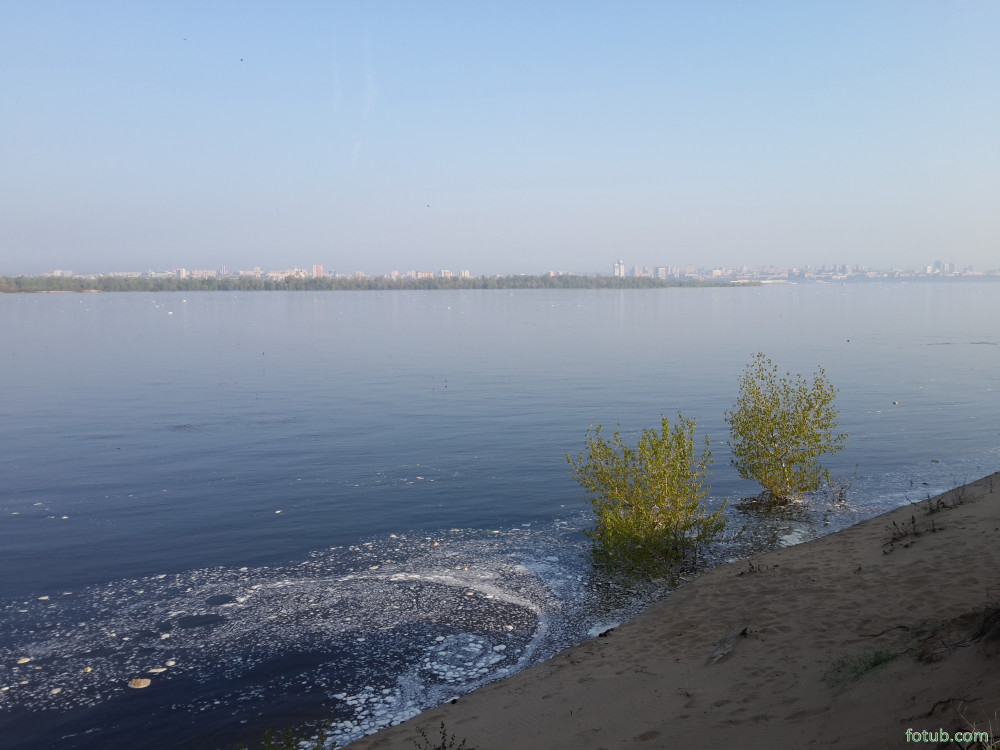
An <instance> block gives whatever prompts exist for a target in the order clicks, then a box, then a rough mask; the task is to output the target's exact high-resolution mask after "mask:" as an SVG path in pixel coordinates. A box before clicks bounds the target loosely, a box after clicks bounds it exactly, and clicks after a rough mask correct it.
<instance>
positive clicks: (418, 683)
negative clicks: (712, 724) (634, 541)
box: [0, 284, 1000, 750]
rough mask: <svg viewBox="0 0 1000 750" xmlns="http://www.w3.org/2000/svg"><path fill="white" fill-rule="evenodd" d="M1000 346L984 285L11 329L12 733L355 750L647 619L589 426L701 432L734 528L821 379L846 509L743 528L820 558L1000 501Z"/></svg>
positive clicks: (3, 492)
mask: <svg viewBox="0 0 1000 750" xmlns="http://www.w3.org/2000/svg"><path fill="white" fill-rule="evenodd" d="M998 319H1000V295H998V294H997V289H996V286H995V285H993V284H870V285H858V286H836V285H801V286H799V285H786V286H777V285H776V286H764V287H755V288H737V289H728V288H726V289H667V290H648V291H645V290H643V291H639V290H630V291H621V292H617V291H596V290H587V291H470V292H412V293H410V292H386V293H379V292H361V293H348V292H343V293H325V294H312V293H279V292H275V293H257V294H253V293H188V294H184V293H176V294H127V295H125V294H123V295H116V294H85V295H69V294H50V295H5V296H0V344H2V348H0V384H2V391H0V399H2V400H0V417H2V428H0V471H2V476H3V479H4V481H3V487H2V489H0V571H2V578H0V623H2V629H0V733H2V735H3V736H4V738H5V742H7V743H13V744H8V745H7V747H12V748H25V749H27V748H32V749H34V748H81V749H82V748H86V749H88V750H89V749H96V748H102V749H107V748H118V747H132V746H134V745H135V743H136V742H137V741H140V740H141V744H142V746H143V747H146V748H153V749H155V748H173V747H178V746H184V747H188V748H194V749H195V750H197V749H198V748H215V747H232V746H233V745H234V744H235V742H236V741H238V740H239V739H241V738H243V737H244V736H248V737H252V736H256V735H257V734H259V731H260V729H261V727H264V726H269V725H278V726H285V725H288V724H290V723H292V724H294V723H298V722H307V721H309V720H313V719H315V718H318V717H328V718H331V719H333V720H334V721H335V722H337V724H336V726H337V731H338V737H339V739H340V740H341V741H344V740H347V739H350V738H352V737H357V736H359V735H360V734H363V733H365V732H367V731H371V730H372V729H374V728H376V727H378V726H381V725H384V724H386V723H388V722H389V721H391V720H393V719H394V718H398V717H401V716H406V715H410V714H412V713H414V712H415V711H416V710H418V709H419V708H423V707H426V706H429V705H432V704H434V703H437V702H440V701H441V700H446V699H448V698H450V697H452V696H453V695H456V694H459V693H461V692H464V691H466V690H468V689H470V688H472V687H475V686H478V685H481V684H484V683H485V682H489V681H491V680H493V679H496V678H498V677H500V676H503V675H504V674H509V673H510V672H512V671H516V670H518V669H521V668H523V667H524V666H527V665H529V664H531V663H534V662H535V661H537V660H539V659H542V658H545V657H547V656H548V655H551V654H552V653H553V652H554V651H555V650H557V649H559V648H562V647H565V646H566V645H569V644H572V643H574V642H578V641H579V640H581V639H582V638H585V637H587V635H588V634H593V633H595V632H597V631H599V630H601V629H603V628H605V627H608V626H609V625H611V624H614V623H616V622H618V621H619V620H621V619H622V618H623V617H626V616H628V615H629V614H630V613H632V612H634V611H635V609H636V607H637V606H641V602H635V601H633V600H631V599H630V598H629V597H627V596H625V595H620V594H618V593H616V592H615V591H614V590H612V589H608V588H607V587H606V586H602V585H600V584H599V582H595V581H594V580H592V579H591V577H590V575H589V573H588V569H587V565H586V561H585V558H584V556H583V552H584V551H585V546H584V543H583V542H584V537H583V535H582V533H581V529H582V528H585V527H586V524H587V523H588V504H587V501H586V500H585V499H584V498H583V497H582V496H581V492H580V490H579V488H578V487H577V486H576V485H575V483H574V482H573V480H572V479H571V478H570V477H569V475H568V473H567V466H566V463H565V458H564V454H565V453H566V452H576V451H578V450H580V448H581V447H582V442H583V436H584V433H585V432H586V429H587V426H588V425H590V424H597V423H602V424H605V425H608V426H612V425H614V424H616V423H621V425H622V429H623V430H624V431H625V432H626V433H629V434H630V435H633V434H635V433H637V432H638V431H639V430H640V429H641V428H643V427H647V426H655V425H656V424H657V423H658V420H659V417H660V415H661V414H666V415H667V416H673V415H675V414H676V413H677V412H678V411H682V412H683V413H684V415H685V416H688V417H694V418H695V419H697V420H698V425H699V430H700V431H703V432H708V433H709V434H710V435H711V436H712V438H713V449H714V451H715V457H716V466H715V471H714V475H713V480H712V484H713V490H712V497H713V502H721V501H722V500H723V499H725V498H739V497H743V496H748V495H753V494H755V493H756V492H757V488H755V487H754V485H752V484H751V483H749V482H745V481H743V480H740V479H739V478H738V477H737V476H736V475H735V472H733V470H732V469H731V468H730V467H729V466H728V459H729V457H728V454H727V451H726V446H725V439H726V433H725V425H724V422H723V418H722V415H723V411H724V410H725V409H726V408H728V407H730V406H731V405H732V402H733V400H734V398H735V395H736V383H737V380H738V378H739V376H740V373H741V371H742V369H743V367H744V365H745V364H746V362H747V361H748V360H749V358H750V356H751V354H753V353H754V352H757V351H764V352H766V353H767V354H768V355H769V356H771V357H772V359H774V360H775V361H776V362H777V363H778V364H779V365H780V366H781V367H782V368H783V369H791V370H795V371H803V372H811V371H812V370H813V369H814V368H815V367H816V366H817V365H822V366H823V367H824V368H825V369H826V371H827V374H828V377H829V378H830V380H831V381H832V382H833V383H834V384H835V385H836V386H837V387H838V388H839V389H840V395H839V401H838V403H839V406H840V408H841V415H842V429H843V431H845V432H847V433H849V434H850V436H851V437H850V440H849V442H848V448H847V450H845V451H843V452H842V453H840V454H838V455H837V456H836V457H834V458H833V459H832V460H831V462H830V466H831V468H832V470H833V472H834V475H835V476H836V477H837V478H838V479H839V480H841V481H844V482H848V481H850V482H852V485H851V491H850V493H849V498H848V502H847V503H846V504H844V505H832V504H831V502H830V501H829V500H828V499H825V498H817V499H816V500H815V501H814V502H813V504H812V506H811V508H810V510H809V511H808V512H805V513H802V514H801V515H800V516H799V517H795V518H791V519H783V520H780V521H768V522H767V523H765V524H763V525H761V522H760V520H759V519H753V518H748V517H745V516H741V515H740V514H739V513H737V512H735V511H733V517H734V520H735V521H736V522H737V523H740V524H749V525H750V526H751V527H752V530H753V532H754V536H753V538H754V539H756V540H757V542H758V543H760V544H787V543H791V542H794V541H800V540H802V539H808V538H811V537H813V536H815V535H817V534H821V533H826V532H828V531H832V530H836V529H838V528H843V527H844V526H846V525H849V524H851V523H854V522H856V521H858V520H860V519H862V518H865V517H869V516H871V515H874V514H876V513H878V512H880V511H883V510H886V509H888V508H891V507H895V506H897V505H899V504H902V503H905V502H907V500H920V499H923V498H924V497H926V496H927V495H928V494H929V493H934V492H938V491H941V490H944V489H947V488H949V487H951V486H954V485H956V484H959V483H961V482H962V481H963V480H965V479H973V478H978V477H979V476H982V475H984V474H986V473H989V472H991V471H995V470H996V469H997V468H1000V466H998V464H1000V430H998V427H997V424H998V419H997V417H998V415H1000V377H998V373H1000V334H998V332H997V328H996V320H998ZM893 402H898V403H897V404H894V403H893ZM738 553H739V550H736V549H730V550H728V551H726V550H723V551H721V552H720V554H721V555H723V556H725V555H727V554H738ZM24 659H29V660H30V661H24ZM150 670H160V671H153V672H151V671H150ZM134 678H145V679H149V680H151V684H150V686H149V687H148V688H145V689H131V688H129V687H128V683H129V681H130V680H132V679H134Z"/></svg>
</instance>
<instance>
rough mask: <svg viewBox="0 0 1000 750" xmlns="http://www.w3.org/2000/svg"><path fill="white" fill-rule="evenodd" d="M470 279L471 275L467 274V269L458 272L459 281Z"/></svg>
mask: <svg viewBox="0 0 1000 750" xmlns="http://www.w3.org/2000/svg"><path fill="white" fill-rule="evenodd" d="M471 277H472V274H471V273H470V272H469V269H468V268H463V269H462V270H460V271H459V272H458V278H460V279H468V278H471Z"/></svg>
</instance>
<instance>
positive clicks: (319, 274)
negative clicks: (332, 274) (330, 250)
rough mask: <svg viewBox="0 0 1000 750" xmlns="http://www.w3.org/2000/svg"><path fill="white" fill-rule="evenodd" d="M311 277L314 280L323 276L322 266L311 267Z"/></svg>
mask: <svg viewBox="0 0 1000 750" xmlns="http://www.w3.org/2000/svg"><path fill="white" fill-rule="evenodd" d="M312 275H313V278H314V279H319V278H322V277H323V276H325V275H326V274H325V273H324V272H323V266H313V267H312Z"/></svg>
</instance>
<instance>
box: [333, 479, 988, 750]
mask: <svg viewBox="0 0 1000 750" xmlns="http://www.w3.org/2000/svg"><path fill="white" fill-rule="evenodd" d="M441 722H444V724H445V726H446V728H447V732H448V734H449V736H450V735H452V734H454V735H455V737H456V738H457V741H461V740H462V739H466V740H467V743H468V744H467V747H477V748H479V749H480V750H491V749H501V748H502V749H505V750H506V749H512V748H518V749H524V748H539V749H541V748H545V749H550V748H553V749H554V748H566V749H567V750H570V749H572V750H598V749H599V748H608V749H609V750H610V749H611V748H622V747H637V748H638V747H643V748H726V749H727V750H728V749H729V748H741V749H746V748H761V749H762V750H763V749H765V748H766V749H767V750H774V749H775V748H799V747H837V748H864V749H865V750H870V749H875V750H878V749H879V748H901V747H945V746H947V747H960V746H961V747H964V746H965V745H964V744H963V745H956V744H948V745H944V744H938V743H935V742H933V741H929V740H928V741H923V742H920V743H918V744H913V743H911V742H908V741H907V734H906V731H907V729H911V730H914V731H928V732H938V731H940V730H945V731H947V732H949V733H955V732H958V731H963V732H964V731H969V730H970V729H971V725H973V724H974V725H975V726H976V728H977V729H980V730H982V729H986V730H989V729H990V724H991V722H992V734H993V736H995V737H996V736H1000V473H997V474H993V475H991V476H988V477H985V478H983V479H981V480H979V481H977V482H973V483H970V484H967V485H964V486H963V487H959V488H956V489H954V490H951V491H949V492H946V493H944V494H943V495H939V496H938V497H936V498H932V499H930V500H924V501H922V502H920V503H918V504H913V505H908V506H905V507H902V508H897V509H896V510H894V511H891V512H889V513H886V514H883V515H881V516H877V517H876V518H872V519H870V520H868V521H865V522H863V523H860V524H858V525H856V526H853V527H851V528H849V529H845V530H844V531H841V532H838V533H835V534H831V535H829V536H826V537H823V538H821V539H818V540H816V541H812V542H808V543H806V544H801V545H798V546H795V547H789V548H787V549H783V550H777V551H774V552H770V553H767V554H762V555H759V556H757V557H754V558H753V559H751V560H747V561H743V562H739V563H733V564H730V565H724V566H720V567H718V568H715V569H713V570H711V571H709V572H707V573H705V574H703V575H701V576H698V577H697V578H696V579H694V580H693V581H691V582H690V583H688V584H686V585H684V586H682V587H681V588H680V589H679V590H678V591H676V592H675V593H674V594H673V595H672V596H670V597H668V598H666V599H664V600H663V601H661V602H659V603H658V604H656V605H655V606H653V607H652V608H651V609H649V610H648V611H647V612H645V613H643V614H642V615H640V616H639V617H636V618H635V619H634V620H631V621H629V622H627V623H625V624H623V625H621V626H620V627H618V628H616V629H615V630H613V631H611V632H609V633H608V634H606V635H605V636H603V637H600V638H595V639H593V640H591V641H588V642H586V643H583V644H581V645H580V646H577V647H575V648H572V649H569V650H568V651H565V652H563V653H561V654H559V655H557V656H556V657H554V658H552V659H550V660H549V661H546V662H544V663H542V664H539V665H537V666H535V667H532V668H531V669H528V670H525V671H523V672H520V673H518V674H516V675H514V676H512V677H510V678H508V679H505V680H502V681H500V682H496V683H494V684H492V685H488V686H486V687H484V688H482V689H480V690H478V691H476V692H474V693H471V694H470V695H467V696H465V697H463V698H461V699H460V700H458V701H457V702H456V703H454V704H446V705H443V706H439V707H437V708H434V709H431V710H429V711H426V712H425V713H423V714H421V715H420V716H417V717H415V718H413V719H411V720H409V721H407V722H404V723H403V724H400V725H399V726H396V727H391V728H389V729H386V730H383V731H381V732H379V733H377V734H374V735H371V736H369V737H366V738H364V739H361V740H359V741H357V742H355V743H352V744H351V745H350V748H351V750H364V749H365V748H373V749H374V748H379V749H382V748H410V749H411V750H412V748H413V747H414V744H413V741H412V740H413V739H414V738H416V739H418V740H419V739H420V737H419V735H418V728H423V729H424V731H425V732H426V734H427V736H428V737H429V738H430V739H431V740H434V741H435V742H436V741H437V740H438V739H439V738H440V725H441ZM911 736H912V735H911ZM457 744H458V742H456V746H457ZM433 746H434V747H437V745H436V744H435V745H433ZM969 746H970V747H973V746H974V747H979V745H969Z"/></svg>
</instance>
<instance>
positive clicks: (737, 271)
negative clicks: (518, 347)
mask: <svg viewBox="0 0 1000 750" xmlns="http://www.w3.org/2000/svg"><path fill="white" fill-rule="evenodd" d="M13 275H15V274H7V273H2V272H0V276H13ZM22 275H26V274H22ZM31 275H33V276H55V277H80V278H88V277H89V278H97V277H146V278H155V277H165V276H174V277H177V278H182V279H188V278H192V279H199V278H238V277H256V278H271V279H284V278H286V277H289V276H293V277H298V278H324V277H340V278H350V277H368V278H389V279H427V278H458V279H469V278H479V277H484V276H486V277H491V276H562V275H569V276H611V277H618V276H620V277H643V276H644V277H649V278H660V279H682V278H692V279H712V278H717V279H718V278H722V279H730V278H732V279H753V278H778V277H787V278H793V277H794V278H803V279H805V278H816V277H821V276H822V277H827V276H829V277H837V276H867V277H869V278H880V277H885V276H887V275H893V276H910V275H916V276H934V275H941V276H956V275H971V276H977V275H1000V263H998V264H996V265H994V266H991V267H988V268H979V267H976V266H971V265H967V266H960V265H958V264H956V263H954V262H951V261H941V260H934V261H933V262H927V263H920V264H912V265H907V266H892V267H888V268H885V267H879V266H873V265H866V264H860V263H859V264H848V263H823V264H819V265H810V264H791V265H777V264H762V265H757V266H754V265H750V264H746V263H743V264H738V265H735V266H707V267H706V266H697V265H695V264H693V263H684V264H663V263H660V264H654V265H647V266H643V265H632V266H630V265H628V264H627V263H626V262H625V260H624V259H620V258H619V259H618V260H615V261H613V262H611V263H610V266H609V268H607V269H605V270H604V271H603V272H602V271H569V270H565V269H560V270H556V269H549V270H547V271H544V272H534V273H529V272H524V271H521V272H514V273H508V274H488V273H480V272H475V271H473V270H471V269H468V268H458V269H456V270H453V269H448V268H443V269H438V270H431V269H428V268H407V269H398V268H397V269H392V270H390V271H372V270H370V269H362V268H356V269H355V270H351V271H347V270H340V269H328V268H327V267H326V266H324V265H322V264H318V263H313V264H308V265H302V266H291V267H288V268H276V267H266V266H250V267H245V268H233V269H230V268H229V267H228V266H225V265H223V266H220V267H219V268H215V269H211V268H183V267H179V266H174V267H172V268H160V269H145V270H136V269H132V270H123V269H115V270H110V269H104V270H100V271H89V272H77V271H75V270H73V269H54V270H51V271H46V272H43V273H40V274H31Z"/></svg>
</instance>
